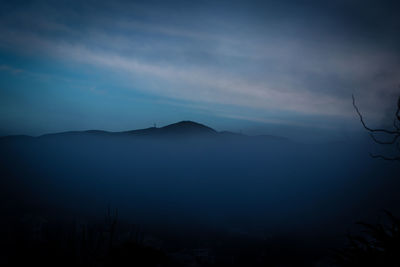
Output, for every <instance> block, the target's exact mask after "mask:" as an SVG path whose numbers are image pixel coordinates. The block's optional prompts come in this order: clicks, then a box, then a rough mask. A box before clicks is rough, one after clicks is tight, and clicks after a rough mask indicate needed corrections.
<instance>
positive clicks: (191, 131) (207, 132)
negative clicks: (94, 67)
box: [1, 121, 287, 140]
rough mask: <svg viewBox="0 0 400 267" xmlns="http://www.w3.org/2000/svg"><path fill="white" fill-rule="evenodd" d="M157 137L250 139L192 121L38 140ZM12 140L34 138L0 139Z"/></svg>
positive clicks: (40, 137) (61, 135)
mask: <svg viewBox="0 0 400 267" xmlns="http://www.w3.org/2000/svg"><path fill="white" fill-rule="evenodd" d="M111 136H114V137H117V136H124V137H144V138H146V137H149V138H150V137H158V138H163V137H165V138H174V137H176V138H186V137H207V138H208V137H219V138H228V139H235V138H239V139H241V138H250V136H247V135H244V134H241V133H234V132H229V131H221V132H218V131H216V130H214V129H213V128H211V127H208V126H206V125H204V124H201V123H197V122H194V121H180V122H177V123H173V124H169V125H166V126H163V127H159V128H158V127H149V128H145V129H137V130H130V131H122V132H108V131H102V130H87V131H67V132H60V133H50V134H44V135H41V136H39V137H38V138H39V139H49V138H62V137H71V138H72V137H73V138H74V137H111ZM255 137H257V138H262V139H269V140H287V139H286V138H284V137H279V136H272V135H260V136H255ZM4 138H6V139H8V140H10V139H12V140H16V139H17V140H20V139H27V140H29V139H30V138H34V137H31V136H27V135H24V136H22V135H13V136H4V137H1V139H4Z"/></svg>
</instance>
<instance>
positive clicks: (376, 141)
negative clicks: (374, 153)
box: [370, 133, 399, 145]
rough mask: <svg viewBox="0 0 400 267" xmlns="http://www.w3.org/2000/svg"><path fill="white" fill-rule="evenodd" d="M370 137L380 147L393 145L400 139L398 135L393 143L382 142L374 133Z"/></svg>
mask: <svg viewBox="0 0 400 267" xmlns="http://www.w3.org/2000/svg"><path fill="white" fill-rule="evenodd" d="M370 136H371V138H372V139H373V140H374V141H375V143H378V144H380V145H393V144H394V143H396V141H397V139H398V138H399V134H396V135H395V136H394V137H393V139H392V140H391V141H380V140H379V139H377V138H376V137H375V136H374V135H373V134H372V133H371V134H370Z"/></svg>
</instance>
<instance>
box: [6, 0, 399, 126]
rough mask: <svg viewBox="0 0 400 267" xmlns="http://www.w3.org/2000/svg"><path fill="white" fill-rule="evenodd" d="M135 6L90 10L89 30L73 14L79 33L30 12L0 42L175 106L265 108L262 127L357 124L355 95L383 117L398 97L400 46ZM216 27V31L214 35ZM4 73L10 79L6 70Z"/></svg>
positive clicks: (11, 21) (9, 24) (11, 20)
mask: <svg viewBox="0 0 400 267" xmlns="http://www.w3.org/2000/svg"><path fill="white" fill-rule="evenodd" d="M131 7H132V10H133V11H132V13H129V11H124V10H121V8H120V6H119V4H115V5H111V6H110V8H111V9H112V10H114V11H115V10H119V11H120V12H121V13H122V14H115V13H112V12H111V13H107V14H108V16H106V15H102V16H100V15H96V12H92V13H93V14H94V15H93V14H92V13H91V15H88V16H89V18H90V20H89V21H85V23H83V22H81V21H82V20H84V19H85V16H84V14H82V13H80V12H79V11H76V12H75V11H71V10H69V13H68V14H69V15H72V16H74V18H75V19H76V21H78V25H74V21H72V20H70V19H68V16H66V15H65V16H63V14H60V17H61V19H55V18H54V17H53V16H49V18H48V19H44V18H45V17H46V16H38V15H37V14H35V13H34V11H31V10H28V11H26V10H25V11H23V12H22V11H21V12H20V13H18V12H17V13H15V14H11V15H9V16H8V17H4V18H3V19H2V20H3V22H4V23H3V26H1V27H0V32H1V37H0V44H1V47H3V49H19V50H20V51H23V52H24V53H28V54H29V53H31V54H39V55H40V56H42V57H49V58H53V59H56V60H59V61H62V62H71V61H72V62H75V63H79V64H82V66H91V67H94V68H101V69H104V70H107V71H108V72H109V75H110V76H112V75H115V76H118V77H119V78H121V83H124V84H126V83H139V84H140V86H135V87H134V89H133V90H142V91H145V92H149V93H151V94H154V95H158V96H162V97H166V98H168V99H179V100H188V101H191V102H198V103H207V105H208V106H211V104H216V105H229V106H232V107H235V106H237V107H240V108H242V107H245V108H246V107H248V108H251V109H253V110H258V112H259V114H258V115H257V116H254V117H255V118H256V120H258V121H264V120H263V118H262V117H261V116H262V115H263V114H268V113H269V114H273V113H275V112H278V111H281V112H285V113H287V114H296V113H300V114H303V115H311V116H315V115H318V116H340V117H343V118H351V117H352V116H353V115H354V111H353V110H352V107H351V105H350V101H349V100H350V96H351V94H352V93H356V94H357V96H358V98H359V102H360V105H362V106H363V107H365V108H364V110H365V112H367V113H368V114H370V115H371V116H372V115H373V114H375V118H379V116H381V115H382V114H383V113H382V112H379V111H380V110H384V109H385V107H386V106H387V103H388V101H389V100H390V99H391V98H392V97H393V95H395V94H396V93H397V91H396V90H397V86H396V84H397V83H398V82H399V81H398V77H400V55H399V53H398V51H397V50H396V49H395V48H393V47H387V46H379V44H376V43H366V42H365V39H363V38H355V37H354V38H347V36H345V35H337V34H336V35H335V34H333V35H332V36H331V35H330V34H329V33H327V32H326V31H325V30H324V29H321V28H316V29H311V30H310V29H309V28H306V27H304V25H301V26H297V25H294V28H293V29H290V28H287V27H286V26H285V25H286V24H285V23H280V21H275V20H274V21H271V22H270V23H265V24H263V25H261V26H262V27H260V25H258V27H256V28H255V29H252V28H251V23H253V22H251V21H249V22H247V23H248V24H246V25H242V24H240V23H237V24H234V26H235V27H236V28H235V27H232V25H230V26H227V24H224V23H222V22H218V20H216V19H215V18H214V17H209V16H207V15H204V16H203V15H202V16H201V18H202V20H201V22H202V23H203V24H204V25H206V26H204V25H203V26H202V25H201V24H199V23H198V24H193V22H192V21H190V20H188V18H190V13H189V14H185V16H184V17H185V19H184V20H183V21H179V20H178V21H179V22H180V23H176V21H173V22H170V21H168V20H166V19H165V13H162V12H161V13H160V12H159V13H158V14H159V15H160V14H161V15H160V16H161V18H158V17H157V16H153V15H151V14H154V12H156V13H157V10H148V9H146V8H145V7H143V6H140V5H133V6H131ZM135 8H136V9H135ZM48 10H50V11H51V10H52V9H51V8H49V9H48ZM103 11H104V10H103ZM71 12H72V13H71ZM171 12H172V11H171ZM70 13H71V14H70ZM117 15H118V16H117ZM174 15H176V14H174ZM146 16H149V17H150V19H148V17H146ZM171 18H174V19H175V20H176V16H175V17H174V16H172V15H171ZM86 19H87V18H86ZM181 19H182V18H181ZM249 20H250V19H249ZM79 22H81V23H82V24H83V25H84V27H83V28H81V27H79ZM28 23H29V24H30V25H31V27H27V24H28ZM185 23H186V24H185ZM210 24H214V25H215V27H214V28H212V29H209V28H207V27H208V26H209V25H210ZM21 25H22V26H21ZM249 29H251V30H249ZM28 44H29V45H28ZM0 70H7V71H10V70H8V69H6V65H3V66H0ZM14 72H15V71H14ZM15 73H16V72H15ZM93 88H95V87H93ZM209 104H210V105H209ZM224 114H226V112H225V113H224ZM226 116H228V117H229V116H234V117H236V118H239V117H241V116H242V117H243V118H244V117H247V115H240V114H236V113H235V114H226ZM289 117H290V116H288V120H290V118H289ZM267 121H271V120H270V119H268V120H267ZM292 123H294V119H293V121H292Z"/></svg>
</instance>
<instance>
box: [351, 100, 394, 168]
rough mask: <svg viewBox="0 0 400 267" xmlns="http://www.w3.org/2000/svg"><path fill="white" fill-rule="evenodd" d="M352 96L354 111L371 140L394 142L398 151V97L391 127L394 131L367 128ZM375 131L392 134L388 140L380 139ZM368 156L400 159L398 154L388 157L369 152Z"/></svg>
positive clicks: (386, 142) (387, 143) (384, 143)
mask: <svg viewBox="0 0 400 267" xmlns="http://www.w3.org/2000/svg"><path fill="white" fill-rule="evenodd" d="M352 98H353V107H354V109H355V110H356V112H357V114H358V116H359V118H360V121H361V124H362V125H363V127H364V128H365V129H366V130H367V131H369V132H370V136H371V138H372V140H374V142H375V143H377V144H380V145H394V144H395V145H396V146H395V147H396V149H397V150H398V151H400V141H398V139H399V137H400V126H399V125H398V122H400V97H399V98H398V100H397V110H396V113H395V118H394V120H393V127H394V129H395V130H394V131H392V130H387V129H372V128H369V127H368V126H367V125H366V124H365V122H364V119H363V116H362V115H361V112H360V111H359V109H358V107H357V105H356V101H355V98H354V95H352ZM375 133H384V134H389V135H391V136H393V135H394V136H393V137H392V139H391V140H389V141H382V140H380V139H378V138H376V136H375ZM370 156H371V157H372V158H381V159H384V160H390V161H395V160H398V161H400V156H394V157H389V156H385V155H380V154H370Z"/></svg>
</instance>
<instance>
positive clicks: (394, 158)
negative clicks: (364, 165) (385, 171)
mask: <svg viewBox="0 0 400 267" xmlns="http://www.w3.org/2000/svg"><path fill="white" fill-rule="evenodd" d="M369 155H370V156H371V157H372V158H381V159H384V160H392V161H393V160H398V161H400V157H387V156H384V155H379V154H378V155H376V154H369Z"/></svg>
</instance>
